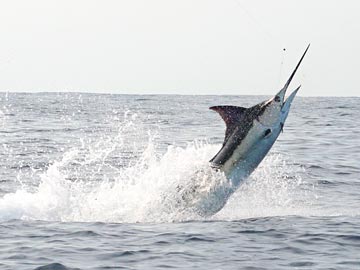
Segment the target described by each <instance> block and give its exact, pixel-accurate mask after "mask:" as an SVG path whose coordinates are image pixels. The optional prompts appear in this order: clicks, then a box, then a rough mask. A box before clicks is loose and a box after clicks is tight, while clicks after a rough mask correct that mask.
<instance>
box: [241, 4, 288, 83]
mask: <svg viewBox="0 0 360 270" xmlns="http://www.w3.org/2000/svg"><path fill="white" fill-rule="evenodd" d="M234 2H235V3H236V4H237V5H238V6H239V7H240V8H241V10H242V11H243V13H244V14H245V15H246V16H247V17H248V18H249V19H250V21H251V22H252V23H253V24H254V25H255V26H256V28H257V29H258V30H260V31H261V32H262V33H263V36H264V37H266V39H268V40H270V41H271V43H272V44H273V45H274V46H276V47H277V49H279V47H280V48H281V50H282V53H281V62H280V67H279V79H278V82H277V83H278V85H279V87H280V83H281V75H282V69H283V66H284V62H285V56H286V48H285V46H283V44H282V43H281V42H279V41H278V40H279V39H278V38H276V37H275V35H273V33H272V32H271V31H270V30H269V29H267V28H266V27H264V25H263V24H261V23H260V22H259V20H257V19H256V18H255V16H253V15H252V13H251V12H249V11H248V10H247V9H246V8H245V7H244V5H243V4H242V3H241V2H240V1H239V0H234Z"/></svg>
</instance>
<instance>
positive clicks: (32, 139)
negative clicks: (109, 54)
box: [0, 93, 360, 270]
mask: <svg viewBox="0 0 360 270" xmlns="http://www.w3.org/2000/svg"><path fill="white" fill-rule="evenodd" d="M266 98H267V97H262V96H170V95H169V96H167V95H146V96H141V95H103V94H102V95H100V94H79V93H39V94H24V93H0V166H1V169H0V269H4V270H7V269H9V270H10V269H11V270H12V269H17V270H22V269H24V270H25V269H26V270H28V269H43V270H44V269H53V270H54V269H57V270H59V269H92V270H95V269H96V270H98V269H99V270H100V269H161V268H172V269H360V164H359V162H360V120H359V119H360V114H359V112H360V105H359V104H360V98H339V97H333V98H327V97H319V98H304V97H297V98H296V99H295V101H294V104H293V106H292V109H291V111H290V114H289V117H288V119H287V122H286V124H285V128H284V132H283V133H282V134H281V135H280V137H279V139H278V141H277V142H276V143H275V145H274V147H273V148H272V150H271V152H270V153H269V154H268V156H267V157H266V159H265V160H264V161H263V162H262V163H261V164H260V166H259V167H258V168H257V169H256V171H255V172H254V173H253V174H252V175H251V176H250V177H249V178H248V179H247V180H246V181H245V182H244V183H243V184H242V185H241V186H240V187H239V189H238V190H237V192H236V193H235V194H233V195H232V197H231V198H230V199H229V201H228V203H227V204H226V205H225V207H224V208H223V209H222V210H221V211H220V212H218V213H217V214H215V215H214V216H212V217H210V218H203V217H201V216H198V215H197V213H195V212H192V211H190V210H189V211H184V210H181V211H180V210H179V208H177V207H176V196H177V192H176V191H177V189H176V187H177V186H178V185H187V184H188V183H189V182H188V181H189V179H195V180H197V179H198V180H199V181H205V180H206V181H217V180H218V179H219V178H221V177H222V175H219V174H217V173H214V172H213V170H211V169H210V168H209V166H208V161H209V160H210V159H211V158H212V157H213V156H214V155H215V154H216V153H217V151H218V150H219V149H220V147H221V144H222V141H223V136H224V123H223V122H222V120H221V118H220V117H219V116H218V115H217V114H216V113H215V112H213V111H210V110H208V107H210V106H213V105H221V104H230V105H238V106H251V105H254V104H256V103H258V102H260V101H263V100H264V99H266ZM204 179H205V180H204ZM206 181H205V183H206ZM164 198H165V199H164Z"/></svg>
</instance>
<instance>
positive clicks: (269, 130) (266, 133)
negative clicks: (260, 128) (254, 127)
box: [264, 128, 271, 137]
mask: <svg viewBox="0 0 360 270" xmlns="http://www.w3.org/2000/svg"><path fill="white" fill-rule="evenodd" d="M270 134H271V129H270V128H268V129H267V130H265V133H264V137H267V136H269V135H270Z"/></svg>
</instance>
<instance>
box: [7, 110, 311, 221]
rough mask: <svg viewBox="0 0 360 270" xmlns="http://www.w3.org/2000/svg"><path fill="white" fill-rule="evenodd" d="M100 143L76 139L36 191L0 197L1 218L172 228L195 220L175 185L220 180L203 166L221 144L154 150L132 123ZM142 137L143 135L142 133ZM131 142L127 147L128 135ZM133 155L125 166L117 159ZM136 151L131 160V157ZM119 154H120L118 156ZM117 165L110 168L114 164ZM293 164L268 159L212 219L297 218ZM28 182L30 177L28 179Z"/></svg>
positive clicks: (298, 189)
mask: <svg viewBox="0 0 360 270" xmlns="http://www.w3.org/2000/svg"><path fill="white" fill-rule="evenodd" d="M135 118H136V116H132V117H130V120H129V121H126V122H124V123H122V124H121V128H119V131H118V133H116V134H114V135H113V136H107V137H106V138H101V139H100V140H96V141H93V140H90V139H82V140H81V145H80V146H79V147H77V148H73V149H71V150H69V151H68V152H66V153H65V154H64V155H63V158H62V159H61V160H60V161H57V162H54V163H53V164H52V165H51V166H50V167H49V168H48V170H47V171H46V172H45V173H42V174H41V175H40V177H41V181H40V183H39V185H38V187H37V188H36V190H35V191H33V192H30V191H28V190H27V189H26V187H24V188H21V189H19V190H17V191H16V192H14V193H8V194H6V195H5V196H4V197H3V198H0V220H9V219H24V220H48V221H69V222H72V221H84V222H93V221H100V222H171V221H184V220H198V219H203V218H201V217H200V216H199V215H198V214H197V212H196V211H194V209H193V208H192V207H188V208H187V207H186V204H185V205H184V204H181V203H179V201H181V200H182V196H183V195H184V194H181V192H179V187H184V186H185V187H187V186H190V185H194V183H196V185H197V186H199V187H200V190H202V191H209V190H211V189H212V188H214V187H215V186H216V185H218V184H221V183H223V181H225V177H224V176H223V175H222V174H221V173H218V172H216V171H214V170H213V169H211V168H210V167H209V163H208V161H209V160H210V158H211V157H212V156H213V155H214V153H216V152H217V151H218V149H219V148H220V145H212V144H209V143H207V142H206V141H194V142H192V143H189V144H188V146H187V147H174V146H169V147H168V148H167V150H166V151H165V153H164V154H160V152H159V151H158V150H157V149H156V144H155V143H154V139H153V136H152V135H149V134H147V135H145V136H144V135H140V134H144V132H143V131H142V130H138V127H137V126H136V125H134V124H133V121H135ZM145 134H146V133H145ZM135 135H136V136H143V137H141V138H140V139H139V138H137V142H142V143H135V142H132V141H131V138H133V137H134V136H135ZM125 152H126V153H134V157H132V158H131V159H130V160H129V161H128V162H127V164H126V166H124V165H123V164H122V163H123V162H122V159H123V157H122V156H121V154H122V153H125ZM137 153H138V154H137ZM119 155H120V156H119ZM114 157H115V160H118V163H116V162H115V163H114V162H113V160H114ZM301 173H302V170H301V168H300V167H299V166H295V165H291V164H288V163H286V162H285V161H284V158H283V157H282V156H281V155H279V154H276V155H274V154H273V155H270V156H268V157H267V158H266V159H265V160H264V161H263V163H262V164H261V166H260V167H259V168H258V169H257V170H256V171H255V172H254V174H253V175H252V176H251V178H249V179H248V180H247V181H246V182H245V183H244V184H243V185H242V186H241V187H240V188H239V190H238V191H237V192H236V193H235V194H234V195H233V196H232V197H231V199H230V200H229V202H228V204H227V205H226V206H225V207H224V209H223V210H222V211H220V212H219V213H218V214H217V215H215V216H214V217H213V219H225V220H228V219H231V220H232V219H239V218H250V217H262V216H273V215H296V214H304V213H306V212H307V211H308V209H309V207H311V200H310V199H311V198H313V196H312V195H311V194H310V196H307V194H306V193H308V192H309V191H308V189H307V191H306V192H304V189H302V187H303V186H304V181H303V180H302V179H301V177H300V175H301ZM30 180H31V179H30Z"/></svg>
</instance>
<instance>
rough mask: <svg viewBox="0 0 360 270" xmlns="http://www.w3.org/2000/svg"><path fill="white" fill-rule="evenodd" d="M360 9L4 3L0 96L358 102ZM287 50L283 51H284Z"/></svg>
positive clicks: (347, 5) (281, 3)
mask: <svg viewBox="0 0 360 270" xmlns="http://www.w3.org/2000/svg"><path fill="white" fill-rule="evenodd" d="M359 11H360V2H359V1H355V0H354V1H351V0H347V1H340V0H339V1H330V0H326V1H325V0H317V1H314V0H301V1H288V0H272V1H268V0H261V1H260V0H251V1H244V0H151V1H150V0H114V1H112V0H106V1H104V0H103V1H100V0H98V1H94V0H59V1H53V0H32V1H28V0H24V1H18V0H7V1H6V0H1V1H0V91H11V92H13V91H81V92H104V93H125V94H135V93H136V94H144V93H159V94H160V93H161V94H164V93H168V94H220V95H221V94H236V95H242V94H266V95H270V94H274V93H275V91H277V90H278V89H279V88H280V87H281V86H282V85H283V84H284V83H285V81H286V79H287V77H288V76H289V75H290V73H291V71H292V69H293V68H294V67H295V65H296V63H297V61H298V60H299V58H300V56H301V54H302V53H303V51H304V50H305V48H306V46H307V45H308V43H311V47H310V49H309V52H308V54H307V56H306V57H305V59H304V61H303V64H302V65H301V67H300V68H299V70H298V74H297V75H296V79H295V80H294V83H293V84H292V85H291V88H292V89H295V87H296V86H297V85H298V84H302V89H301V92H299V94H300V95H302V96H334V95H335V96H359V95H360V94H359V93H360V91H359V87H360V16H359ZM284 48H285V49H286V50H285V51H284V50H283V49H284Z"/></svg>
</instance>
